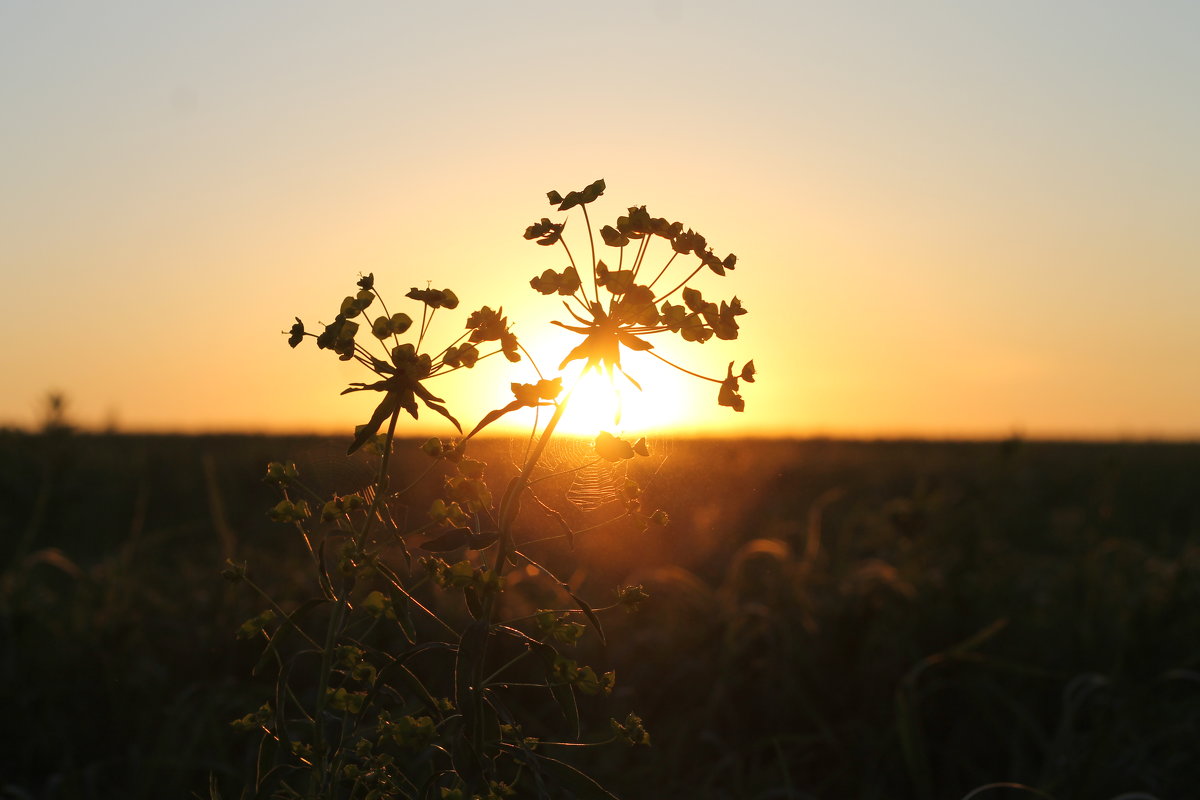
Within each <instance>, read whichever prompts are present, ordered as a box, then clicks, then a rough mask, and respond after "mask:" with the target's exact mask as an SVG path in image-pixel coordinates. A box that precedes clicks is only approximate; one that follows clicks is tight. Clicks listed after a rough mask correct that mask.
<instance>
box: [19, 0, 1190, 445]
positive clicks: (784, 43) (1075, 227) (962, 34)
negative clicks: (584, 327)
mask: <svg viewBox="0 0 1200 800" xmlns="http://www.w3.org/2000/svg"><path fill="white" fill-rule="evenodd" d="M1198 41H1200V4H1196V3H1190V2H1176V3H1168V2H1143V3H1129V2H1097V1H1095V0H1090V1H1089V2H1054V3H1047V2H1041V1H1040V0H1039V1H1037V2H1034V1H1032V0H1030V1H1028V2H1026V1H1021V0H1017V1H1015V2H992V3H984V2H956V3H950V2H937V3H935V2H929V3H924V2H922V3H895V2H876V3H824V2H822V3H809V2H788V3H783V2H780V3H765V2H743V3H739V4H733V3H728V2H724V3H707V2H673V1H672V0H658V1H657V2H656V1H655V0H646V2H640V3H625V2H605V3H529V2H470V3H454V2H445V3H430V2H424V3H405V2H355V3H314V2H239V3H182V2H141V3H134V2H119V1H114V2H106V3H90V2H88V3H84V2H78V3H55V2H44V1H43V0H37V1H36V2H35V1H34V0H4V1H3V2H0V108H2V109H3V112H2V113H3V124H2V125H0V279H2V281H3V283H2V284H0V287H2V291H0V339H2V340H3V342H4V344H3V349H2V350H0V369H2V370H3V375H4V377H3V379H2V385H3V389H0V424H4V423H6V424H16V425H31V424H34V423H35V421H36V419H37V417H38V414H39V409H40V407H41V404H42V401H43V399H44V397H45V396H46V394H47V392H48V391H50V390H61V391H63V392H64V393H65V394H66V395H67V397H68V398H69V400H70V403H71V413H72V415H73V417H74V418H75V419H76V420H77V421H78V422H80V423H82V424H85V425H92V426H100V425H104V424H106V423H109V422H114V423H115V424H116V425H117V426H118V427H119V428H122V429H126V430H133V429H139V430H141V429H155V430H173V429H186V430H230V429H236V430H267V429H269V430H296V429H312V428H319V429H322V430H341V429H345V428H347V427H349V426H351V425H353V424H354V423H356V422H361V421H364V420H365V417H366V415H368V414H369V411H370V403H371V400H370V398H363V397H358V396H350V397H339V396H338V394H337V392H338V391H339V390H340V389H341V388H342V386H343V385H344V384H345V383H346V382H347V381H351V380H363V379H367V378H368V377H369V376H367V375H363V374H360V373H359V372H357V371H355V370H352V369H350V368H349V367H348V366H347V365H345V364H341V363H339V362H337V361H336V360H335V359H333V358H331V357H330V354H329V353H324V352H320V353H319V352H317V351H316V350H315V349H314V348H311V347H304V348H301V349H299V350H297V351H291V350H289V349H288V347H287V345H286V343H285V341H284V339H285V337H284V336H281V335H280V331H282V330H285V329H286V328H287V327H288V325H290V323H291V321H292V318H293V317H294V316H297V315H298V316H300V317H302V318H304V319H305V321H306V322H308V323H309V324H310V327H311V326H312V325H313V323H315V322H316V321H317V320H318V319H322V320H325V321H328V320H329V318H331V317H332V316H333V314H334V313H336V307H337V304H338V302H339V301H340V299H341V298H342V297H343V296H344V295H345V294H347V293H349V292H350V290H352V289H353V288H354V282H355V280H356V279H357V277H358V275H359V273H360V272H363V273H365V272H374V273H375V276H376V281H377V285H378V287H379V288H380V289H381V290H382V291H383V292H384V293H385V296H386V297H388V298H394V299H392V300H389V302H390V304H391V305H392V306H394V307H403V303H404V301H403V300H402V297H403V294H404V292H406V291H407V290H408V288H410V287H412V286H421V287H424V286H425V285H426V282H427V281H432V284H433V286H434V287H435V288H441V287H449V288H451V289H453V290H454V291H455V292H456V293H457V294H458V295H459V296H460V297H461V298H462V301H463V307H462V308H460V309H459V316H454V315H446V318H445V319H443V320H441V322H442V323H444V324H445V325H446V327H445V329H444V330H445V331H446V335H447V339H448V338H451V337H450V335H451V334H453V335H457V330H455V329H456V328H458V327H460V326H461V324H462V317H463V316H465V315H464V313H463V312H465V311H467V310H470V309H473V308H477V307H479V306H481V305H485V304H487V305H492V306H493V307H495V306H498V305H503V306H504V308H505V310H506V312H508V313H509V315H510V317H511V318H512V319H513V320H514V321H515V322H516V323H517V328H516V330H517V333H518V334H519V335H521V336H522V337H523V338H525V339H526V340H527V341H529V342H530V343H531V346H536V347H538V348H539V349H540V350H541V352H544V355H543V357H542V359H541V361H542V362H543V365H549V366H554V365H555V364H556V363H557V361H558V360H559V359H560V358H561V356H562V354H563V352H564V350H563V346H562V345H561V344H559V343H557V342H554V341H551V340H549V339H544V338H543V334H542V333H541V332H542V331H543V330H545V329H546V321H547V320H549V319H552V318H558V317H561V314H560V313H559V312H560V310H561V306H559V305H558V304H556V303H555V302H554V301H553V300H551V299H549V298H543V297H540V296H538V295H536V294H535V293H534V292H533V291H532V290H531V289H530V288H529V286H528V280H529V278H530V277H532V276H534V275H536V274H538V273H540V272H541V271H542V270H544V269H546V268H555V269H561V268H562V267H563V266H564V264H563V263H560V262H562V258H561V256H560V255H559V254H557V253H553V254H552V253H548V252H546V249H545V248H539V247H537V246H536V245H533V244H531V243H529V242H526V241H524V240H523V239H522V238H521V233H522V232H523V231H524V229H525V227H526V226H527V225H529V224H530V223H532V222H534V221H536V220H537V219H538V218H540V217H542V216H546V215H549V214H550V213H551V209H550V207H549V206H548V205H547V204H546V201H545V192H546V191H547V190H550V189H557V190H559V191H562V192H564V193H565V192H566V191H568V190H571V189H578V188H582V187H583V186H584V185H586V184H587V183H590V182H591V181H593V180H595V179H596V178H600V177H603V178H605V179H606V181H607V184H608V192H607V194H606V195H605V196H604V198H602V199H601V200H600V201H599V202H598V203H596V205H595V206H593V209H594V211H593V214H594V216H593V221H595V222H597V223H601V222H609V221H611V220H612V219H613V218H615V216H616V215H617V214H619V213H622V212H623V211H624V208H625V207H626V206H629V205H641V204H647V205H648V206H649V209H650V211H651V212H652V213H653V214H655V215H663V216H667V217H669V218H671V219H678V220H681V221H682V222H684V223H685V224H686V225H688V226H691V227H694V228H696V229H697V230H699V231H701V232H702V233H704V234H705V235H706V236H707V237H708V239H709V241H710V243H711V244H712V245H713V246H714V247H715V249H716V250H717V251H718V252H719V254H721V255H723V254H724V253H726V252H730V251H732V252H734V253H736V254H737V255H738V257H739V264H738V268H737V270H736V271H735V272H734V273H732V274H731V275H729V276H726V277H724V278H717V277H716V276H709V277H711V278H712V280H711V281H709V282H707V283H705V284H704V288H705V291H706V293H707V291H708V288H709V287H711V289H712V292H713V294H714V295H715V296H720V297H729V296H731V295H734V294H736V295H737V296H738V297H739V298H740V299H741V300H742V302H743V304H744V305H745V306H746V308H748V309H749V310H750V313H749V314H748V315H747V316H745V317H742V318H741V322H742V323H743V324H742V331H743V335H742V337H741V338H740V339H739V340H738V341H737V342H734V343H728V344H731V345H732V346H723V345H725V344H727V343H706V344H704V345H694V344H693V345H687V344H685V343H682V342H678V341H677V340H676V341H672V342H667V343H665V344H662V345H661V346H662V348H663V352H664V354H665V355H669V356H670V357H672V358H673V359H674V360H678V361H679V362H680V363H683V364H685V365H686V366H688V367H691V368H694V369H696V370H697V371H702V372H705V373H707V374H714V375H721V374H723V372H724V369H725V365H726V364H727V363H728V361H730V360H734V359H736V360H737V361H738V362H739V364H740V362H741V361H743V360H745V359H747V358H754V360H755V362H756V364H757V366H758V368H759V373H760V379H759V381H758V382H757V383H755V384H754V385H753V386H744V387H743V389H744V392H743V395H744V397H745V398H746V402H747V410H746V412H745V413H744V414H741V415H735V414H733V413H732V412H730V411H729V410H728V409H718V408H717V407H716V404H715V393H714V392H713V391H712V389H713V387H712V386H711V385H708V384H703V385H702V384H698V383H697V382H695V381H687V382H681V383H679V384H678V385H675V384H672V383H671V382H670V381H667V382H666V384H664V385H657V384H656V386H655V388H654V391H653V393H652V395H653V396H652V397H651V403H650V404H649V407H650V409H651V411H652V413H651V414H650V419H651V420H652V421H655V420H656V421H657V424H665V423H666V422H668V421H670V422H673V423H674V424H676V425H680V426H683V427H690V428H693V429H697V428H698V429H702V430H705V431H708V432H714V433H716V432H719V433H727V434H731V435H739V434H744V433H782V434H797V435H806V434H811V433H830V434H929V435H936V436H944V435H981V434H982V435H1005V434H1008V433H1012V432H1021V433H1024V434H1027V435H1034V436H1036V435H1087V436H1135V437H1136V436H1175V437H1196V436H1198V435H1200V366H1198V365H1200V147H1198V146H1197V143H1198V142H1200V47H1197V46H1196V43H1197V42H1198ZM581 222H582V221H581V220H579V221H572V223H571V224H570V225H568V230H569V231H570V230H574V232H575V233H576V234H579V233H580V232H581V229H582V224H581ZM578 246H579V245H576V247H578ZM393 310H396V308H393ZM307 344H311V342H309V343H307ZM630 369H631V371H632V372H633V373H634V374H635V375H636V376H638V377H640V378H643V379H653V380H655V381H656V380H658V378H659V377H661V376H657V375H656V373H655V368H654V367H653V366H652V365H643V366H641V367H640V369H641V370H642V372H641V374H639V372H638V369H639V367H638V362H636V361H632V362H631V363H630ZM466 377H467V378H469V379H470V380H465V381H460V380H458V379H457V376H454V377H451V378H447V379H446V381H447V382H446V385H445V387H444V388H442V387H439V391H444V392H445V396H446V398H447V400H448V401H449V402H450V403H451V405H452V407H453V408H455V409H458V411H459V415H460V416H461V417H463V418H464V421H470V420H474V419H478V417H479V416H480V415H481V414H482V413H484V412H486V410H488V409H489V408H492V407H495V406H496V405H497V404H498V403H502V402H506V400H507V397H508V396H509V395H508V389H507V387H508V383H509V382H510V381H526V380H529V379H530V378H531V377H532V376H531V374H530V373H529V371H528V369H527V368H525V367H524V366H523V365H521V366H518V367H516V368H512V369H509V368H507V367H506V365H505V364H503V363H493V364H490V365H489V366H487V368H486V369H483V368H481V370H480V372H479V374H477V375H467V376H466ZM663 380H666V379H665V378H664V379H663ZM630 402H632V401H630ZM655 414H657V415H658V416H657V417H655V416H654V415H655ZM435 430H444V429H443V428H435Z"/></svg>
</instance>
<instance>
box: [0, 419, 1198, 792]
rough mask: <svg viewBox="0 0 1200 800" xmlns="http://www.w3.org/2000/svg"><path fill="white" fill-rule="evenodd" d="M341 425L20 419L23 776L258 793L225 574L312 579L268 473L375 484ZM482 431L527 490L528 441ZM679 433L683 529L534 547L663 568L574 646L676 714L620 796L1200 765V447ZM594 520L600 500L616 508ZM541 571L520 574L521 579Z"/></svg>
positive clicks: (18, 745) (52, 781)
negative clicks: (238, 721)
mask: <svg viewBox="0 0 1200 800" xmlns="http://www.w3.org/2000/svg"><path fill="white" fill-rule="evenodd" d="M344 444H345V443H344V442H343V441H332V442H331V441H328V440H323V439H315V438H288V439H281V438H267V437H172V436H162V437H137V436H91V435H71V434H67V433H65V432H59V433H56V434H54V435H46V436H40V435H27V434H21V433H11V432H10V433H6V434H3V435H0V528H2V529H3V530H4V532H5V534H4V536H3V540H2V543H0V548H2V549H0V570H2V574H0V603H2V605H0V637H2V638H0V670H3V672H2V673H0V686H2V687H3V688H2V689H0V708H3V709H4V713H5V717H6V720H5V725H4V726H3V728H0V787H3V789H2V790H0V797H8V796H12V797H35V798H92V797H134V798H136V797H164V796H175V797H182V796H188V794H189V793H190V792H194V793H196V794H198V795H204V794H206V793H207V789H208V782H209V777H210V775H211V776H212V777H213V779H214V780H215V782H216V784H217V786H219V787H221V788H222V790H223V791H224V792H225V793H226V795H227V796H229V795H232V796H236V787H238V786H240V785H242V782H243V780H244V776H245V774H246V769H247V768H248V764H249V763H250V762H251V761H252V759H253V747H254V744H255V742H254V741H252V739H253V737H249V736H247V735H246V734H245V733H239V732H237V731H234V730H233V729H231V728H230V726H229V722H230V720H232V719H234V718H236V717H239V716H241V715H242V714H244V713H245V711H246V709H247V707H250V708H252V707H253V704H255V698H257V697H259V696H260V694H261V692H262V691H264V690H265V689H267V688H268V687H269V686H270V685H271V683H272V681H270V680H269V679H267V678H264V679H263V682H262V684H261V685H257V686H256V685H255V684H254V683H253V682H252V681H250V682H248V681H247V680H246V679H245V676H247V675H249V674H250V672H251V669H252V668H253V666H254V662H255V661H256V660H257V657H258V651H259V649H260V648H259V646H257V645H255V644H252V643H250V642H245V641H239V640H237V639H235V638H234V635H233V634H234V631H235V630H236V629H237V627H238V626H239V624H240V623H241V622H242V621H243V620H245V619H246V618H247V617H248V616H251V615H253V614H255V613H257V612H258V611H260V610H261V608H260V607H259V606H260V605H261V603H258V602H256V601H255V600H254V599H253V598H251V597H249V596H248V593H246V592H244V591H238V590H237V588H236V587H233V586H230V585H229V584H227V583H225V582H224V581H222V580H221V579H220V577H219V571H220V569H221V566H222V565H223V563H224V560H225V558H226V557H227V556H230V555H232V556H234V557H235V558H237V559H239V560H242V559H244V560H247V561H248V562H249V563H250V565H251V569H252V571H253V570H254V568H255V565H260V564H261V565H269V569H266V568H264V569H260V570H258V572H257V573H255V578H256V579H257V580H259V581H260V582H262V583H264V585H265V586H266V588H267V589H268V590H269V591H270V592H271V594H272V595H273V596H275V597H277V598H280V602H281V603H285V604H286V603H288V602H291V601H295V600H298V599H299V598H301V597H302V596H303V592H304V589H303V587H300V586H297V585H294V584H293V583H292V582H290V581H289V577H288V576H292V575H295V576H299V575H300V574H302V572H303V571H304V569H305V568H306V564H305V559H306V558H307V554H306V553H305V552H304V551H303V548H297V547H296V546H295V544H296V543H295V542H294V541H291V539H289V531H288V530H287V529H286V528H285V527H284V526H278V525H274V524H272V523H270V522H269V521H268V520H267V518H266V510H267V509H268V508H270V507H271V505H273V503H274V502H275V501H276V500H277V496H276V494H275V493H274V491H273V489H272V487H270V486H267V485H264V484H262V483H261V481H260V478H261V475H262V471H263V468H264V466H265V464H266V462H267V461H269V460H275V459H280V458H290V459H292V460H295V461H296V462H297V463H299V464H300V466H301V470H302V472H303V473H304V474H305V475H306V476H310V477H311V478H312V480H314V481H316V482H317V483H319V484H321V485H323V486H324V485H327V486H328V487H329V488H333V487H335V486H344V485H346V484H347V483H349V484H354V483H356V482H362V483H365V482H366V481H368V480H369V478H370V475H369V470H368V468H367V467H366V466H365V464H364V463H363V462H358V461H355V460H353V459H351V460H349V461H348V462H347V461H346V460H345V459H344V458H341V457H340V456H335V455H333V454H335V453H337V452H339V451H340V450H342V448H344ZM477 447H479V453H480V455H481V456H482V457H484V458H486V459H487V460H488V462H489V471H490V472H494V474H495V477H496V479H497V485H503V480H504V478H505V477H506V475H505V473H504V471H505V469H509V470H510V473H509V474H512V472H513V471H515V468H514V467H513V465H512V464H511V459H510V458H509V457H508V452H509V448H508V445H507V444H505V443H502V442H480V443H478V444H477ZM662 451H667V452H669V455H668V456H667V458H666V460H665V462H663V464H662V466H661V468H659V470H658V471H657V473H655V474H654V475H653V476H652V477H649V478H644V479H643V481H642V483H643V488H644V490H645V491H646V493H647V495H648V496H649V498H650V500H651V502H652V503H653V504H654V505H656V506H662V507H663V508H664V509H666V510H667V511H668V512H669V514H670V516H671V519H672V523H671V525H670V526H668V527H667V528H664V529H659V528H655V527H651V528H650V529H649V530H647V531H645V532H641V531H637V530H635V529H633V528H632V527H630V528H622V527H620V526H616V527H613V528H607V529H602V530H600V531H597V532H596V534H595V535H588V536H583V537H580V539H579V541H578V543H577V547H576V549H575V550H574V551H571V550H569V549H568V548H567V547H566V545H565V543H563V542H562V541H560V540H556V541H550V542H547V543H545V544H544V545H540V546H539V548H540V550H539V553H538V555H536V556H535V557H537V558H538V559H539V560H540V561H542V563H545V564H547V565H548V566H550V567H551V568H552V569H554V568H558V569H562V570H564V571H565V572H566V573H567V574H569V575H571V579H570V582H571V584H572V586H573V587H574V589H575V590H576V592H577V593H578V594H579V595H580V596H583V597H585V598H589V600H591V599H593V598H599V595H600V594H601V593H602V592H608V591H611V587H612V586H613V585H616V584H618V583H620V584H632V583H641V584H643V585H644V586H645V587H646V589H647V591H648V592H649V594H650V595H651V599H650V600H649V601H647V602H646V603H645V604H644V605H643V608H642V610H641V611H640V612H639V613H638V614H635V615H628V616H626V615H619V616H617V617H608V618H606V619H605V629H606V632H607V634H608V635H607V640H608V643H609V644H608V647H607V649H606V650H601V649H600V647H599V644H598V643H597V642H595V641H592V642H591V643H588V640H587V639H586V638H585V640H584V643H582V644H581V645H580V647H581V648H583V653H582V654H581V659H580V660H581V661H587V663H595V664H597V666H598V668H599V667H600V666H601V665H603V668H605V669H615V670H616V672H617V675H618V684H617V688H616V690H615V691H614V694H613V696H612V697H610V698H588V699H587V700H586V703H590V704H591V705H592V706H594V708H590V709H589V708H584V709H583V711H584V712H585V713H584V716H585V717H586V716H587V713H586V712H588V711H596V712H597V713H596V714H594V715H593V716H598V717H599V718H605V717H606V716H607V715H608V713H609V711H608V709H611V708H618V707H619V708H622V709H623V708H626V707H630V708H634V709H636V710H637V711H638V712H639V713H641V715H642V716H643V717H644V718H645V720H646V725H647V728H648V729H649V730H650V732H651V736H652V737H653V746H652V747H651V748H648V749H647V748H638V749H634V750H604V751H595V752H591V753H587V754H585V756H584V757H583V763H584V764H585V765H586V766H587V768H588V770H589V773H590V774H593V775H596V776H597V777H598V778H600V779H601V780H602V781H603V782H604V783H605V784H606V785H607V786H609V787H610V788H611V789H613V790H614V791H615V792H616V793H617V794H619V795H620V796H622V797H625V798H639V797H712V798H724V797H737V798H772V797H796V798H802V797H819V798H842V797H864V798H871V797H877V798H922V799H923V798H947V797H964V796H966V795H968V794H969V793H970V792H972V791H974V790H978V794H977V795H976V796H980V797H984V798H989V797H996V798H1002V797H1021V796H1029V797H1032V796H1035V795H1033V794H1031V793H1030V792H1029V791H1017V790H1013V789H1007V788H1003V787H1001V786H996V788H994V789H988V790H984V789H983V788H982V787H985V786H987V785H988V784H1000V783H1006V782H1008V783H1019V784H1023V785H1026V786H1029V787H1035V788H1036V789H1038V790H1039V791H1041V792H1043V793H1044V794H1046V795H1049V796H1051V797H1054V798H1057V799H1058V800H1066V799H1067V798H1078V799H1080V800H1083V799H1084V798H1113V797H1116V796H1119V795H1120V794H1122V793H1131V792H1144V793H1149V794H1151V795H1153V796H1155V797H1159V798H1163V799H1164V800H1165V799H1166V798H1174V797H1183V796H1187V795H1188V793H1190V792H1191V791H1193V787H1194V786H1196V785H1200V745H1197V742H1200V492H1198V491H1197V488H1200V487H1198V486H1197V476H1200V446H1196V445H1167V444H1161V445H1155V444H1143V445H1133V444H1071V443H1038V442H1020V441H1011V442H1005V443H927V442H916V441H912V442H876V443H870V442H846V441H833V440H814V441H796V442H723V441H714V442H700V441H696V442H689V441H683V442H674V443H670V445H669V447H663V448H662ZM406 452H407V451H406ZM660 452H661V451H660ZM414 453H415V450H414ZM423 458H424V456H421V454H419V453H415V456H413V457H412V458H409V457H407V456H405V457H402V458H400V463H399V464H398V466H397V469H399V470H401V473H402V474H403V473H405V472H411V471H413V470H416V469H424V468H425V462H419V461H417V460H416V459H423ZM355 470H360V473H355V472H354V471H355ZM566 480H567V479H565V478H564V479H563V481H564V485H563V486H561V487H558V489H557V490H558V491H561V492H565V490H566V486H565V481H566ZM575 513H576V517H573V518H572V519H571V520H569V521H570V522H571V523H572V524H573V525H576V526H577V527H583V526H584V525H585V524H586V521H587V520H589V519H593V518H596V517H603V515H604V509H600V510H598V511H593V512H590V513H588V514H585V513H583V512H575ZM579 523H584V525H581V524H579ZM552 524H553V522H552V521H551V520H546V525H547V526H548V527H547V533H548V534H551V533H553V529H552V528H550V527H549V526H551V525H552ZM544 590H545V587H544V586H541V585H540V584H539V582H538V581H537V580H536V579H535V578H533V577H528V578H522V575H521V574H520V573H519V572H518V573H516V574H513V585H512V586H511V592H512V594H513V596H514V597H528V598H530V600H529V602H531V603H535V602H536V599H537V596H538V593H539V592H543V591H544ZM614 713H615V712H614Z"/></svg>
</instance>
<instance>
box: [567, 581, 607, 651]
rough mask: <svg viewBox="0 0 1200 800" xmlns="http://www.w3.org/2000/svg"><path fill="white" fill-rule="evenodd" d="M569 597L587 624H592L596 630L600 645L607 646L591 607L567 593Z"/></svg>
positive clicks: (572, 594) (576, 596) (598, 619)
mask: <svg viewBox="0 0 1200 800" xmlns="http://www.w3.org/2000/svg"><path fill="white" fill-rule="evenodd" d="M567 594H569V595H571V599H572V600H574V601H575V602H576V603H578V604H579V610H580V611H582V612H583V615H584V616H585V617H587V619H588V622H590V623H592V627H593V628H595V629H596V633H597V634H598V635H599V636H600V644H602V645H605V646H607V645H608V640H607V639H605V638H604V628H602V627H601V626H600V618H599V617H597V616H596V612H595V611H592V607H591V606H589V605H588V604H587V603H585V602H583V600H581V599H580V598H579V597H578V595H576V594H575V593H574V592H567Z"/></svg>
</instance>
